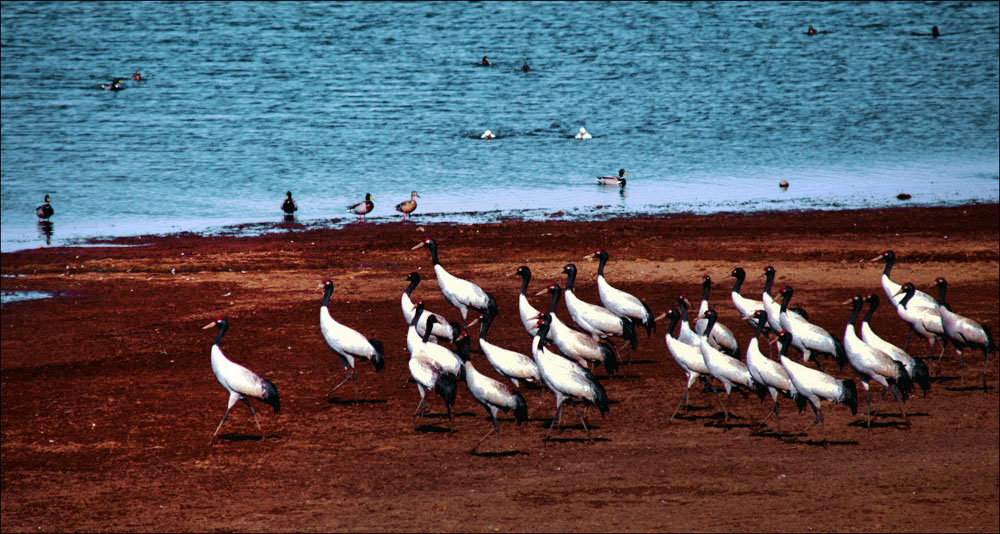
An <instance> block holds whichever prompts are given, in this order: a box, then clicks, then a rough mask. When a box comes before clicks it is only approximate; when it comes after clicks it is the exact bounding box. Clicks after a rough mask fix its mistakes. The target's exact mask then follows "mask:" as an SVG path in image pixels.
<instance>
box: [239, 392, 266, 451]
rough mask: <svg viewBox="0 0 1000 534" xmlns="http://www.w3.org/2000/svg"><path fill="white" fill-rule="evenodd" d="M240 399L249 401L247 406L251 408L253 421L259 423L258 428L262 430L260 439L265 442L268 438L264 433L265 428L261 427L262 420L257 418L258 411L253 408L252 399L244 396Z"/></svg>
mask: <svg viewBox="0 0 1000 534" xmlns="http://www.w3.org/2000/svg"><path fill="white" fill-rule="evenodd" d="M240 400H242V401H243V402H245V403H247V408H250V413H251V414H252V415H253V422H254V423H255V424H256V425H257V430H259V431H260V440H261V442H263V441H264V440H265V439H267V436H265V435H264V429H263V428H261V427H260V421H258V420H257V412H256V411H255V410H254V409H253V405H252V404H250V399H248V398H246V397H243V398H241V399H240Z"/></svg>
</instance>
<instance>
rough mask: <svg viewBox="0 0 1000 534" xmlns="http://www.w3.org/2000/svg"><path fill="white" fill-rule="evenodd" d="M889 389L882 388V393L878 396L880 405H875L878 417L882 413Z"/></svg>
mask: <svg viewBox="0 0 1000 534" xmlns="http://www.w3.org/2000/svg"><path fill="white" fill-rule="evenodd" d="M888 391H889V390H888V389H886V388H882V395H881V396H880V397H879V398H878V406H876V407H875V417H878V416H879V415H881V414H882V401H883V400H885V394H886V393H887V392H888Z"/></svg>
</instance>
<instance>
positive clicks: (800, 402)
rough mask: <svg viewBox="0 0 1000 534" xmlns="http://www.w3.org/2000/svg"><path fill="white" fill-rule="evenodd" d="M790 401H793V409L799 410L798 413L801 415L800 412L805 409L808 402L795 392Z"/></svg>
mask: <svg viewBox="0 0 1000 534" xmlns="http://www.w3.org/2000/svg"><path fill="white" fill-rule="evenodd" d="M792 400H793V401H795V407H796V408H798V409H799V413H800V414H801V413H802V410H805V409H806V402H808V399H806V398H805V396H804V395H801V394H800V393H799V392H798V391H796V392H795V395H792Z"/></svg>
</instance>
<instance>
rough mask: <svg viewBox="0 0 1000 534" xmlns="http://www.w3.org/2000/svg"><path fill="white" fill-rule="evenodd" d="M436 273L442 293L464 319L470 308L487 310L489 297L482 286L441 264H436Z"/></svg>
mask: <svg viewBox="0 0 1000 534" xmlns="http://www.w3.org/2000/svg"><path fill="white" fill-rule="evenodd" d="M434 274H435V275H437V281H438V287H440V288H441V294H442V295H444V298H445V300H447V301H448V302H449V303H450V304H451V305H452V306H454V307H456V308H458V311H459V312H461V313H462V320H463V321H464V320H465V319H466V316H467V315H468V313H469V308H474V309H477V310H485V309H486V308H487V307H488V305H489V297H488V296H487V295H486V292H485V291H483V289H482V288H481V287H479V286H477V285H476V284H473V283H472V282H470V281H468V280H464V279H462V278H459V277H457V276H455V275H453V274H451V273H449V272H448V271H447V270H445V268H444V267H442V266H441V264H435V265H434Z"/></svg>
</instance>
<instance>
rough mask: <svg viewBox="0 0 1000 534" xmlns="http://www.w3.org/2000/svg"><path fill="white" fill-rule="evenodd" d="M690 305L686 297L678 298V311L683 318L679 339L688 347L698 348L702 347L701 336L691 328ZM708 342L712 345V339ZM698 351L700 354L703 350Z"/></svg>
mask: <svg viewBox="0 0 1000 534" xmlns="http://www.w3.org/2000/svg"><path fill="white" fill-rule="evenodd" d="M690 305H691V302H690V301H688V299H687V297H685V296H684V295H680V296H678V297H677V309H678V310H680V316H681V320H680V323H681V329H680V331H679V332H678V333H677V339H679V340H681V341H682V342H684V343H687V344H688V345H692V346H695V347H697V346H699V345H701V336H699V335H698V334H696V333H695V331H694V330H693V329H692V328H691V323H690V322H688V307H690ZM708 341H709V343H711V342H712V340H711V338H710V339H709V340H708ZM712 346H713V347H715V348H719V346H718V345H712ZM698 350H699V353H700V351H701V349H698Z"/></svg>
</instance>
